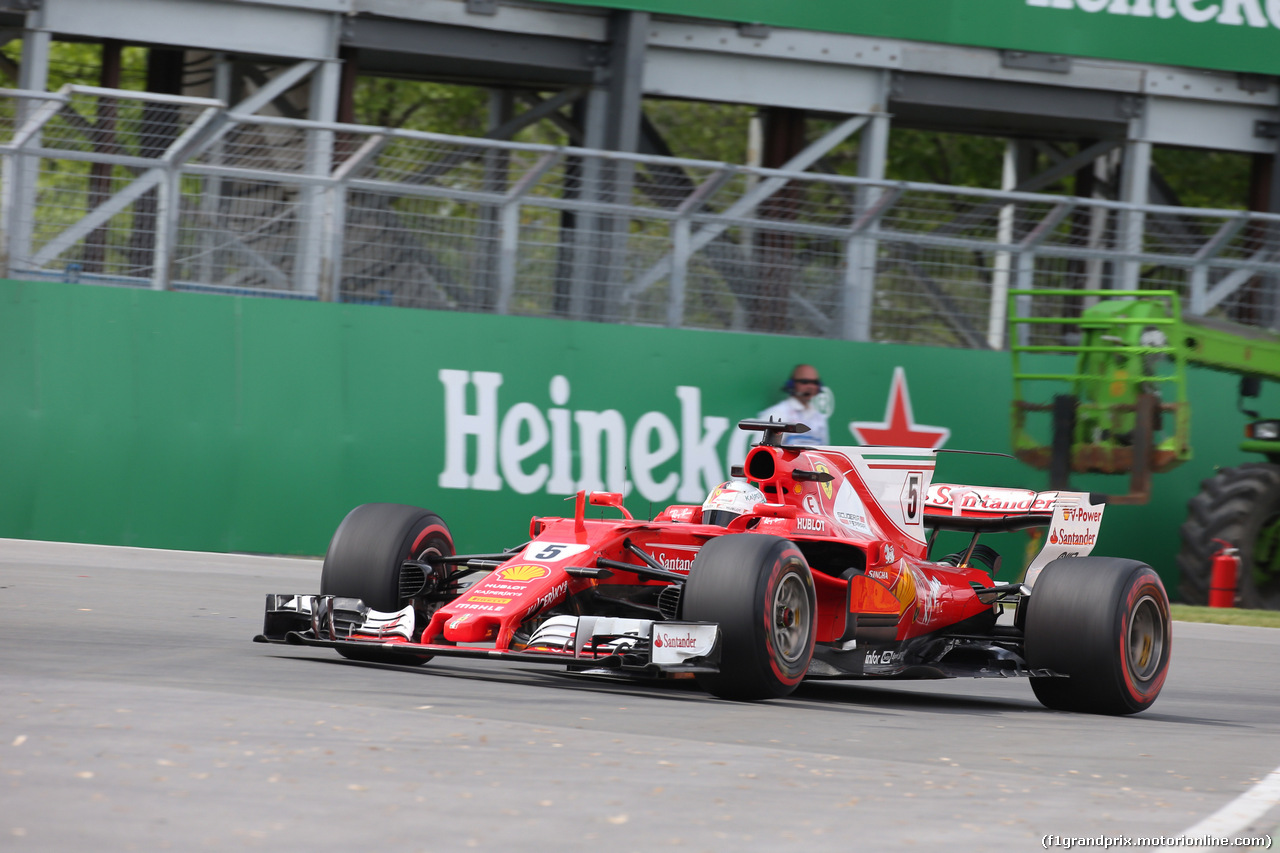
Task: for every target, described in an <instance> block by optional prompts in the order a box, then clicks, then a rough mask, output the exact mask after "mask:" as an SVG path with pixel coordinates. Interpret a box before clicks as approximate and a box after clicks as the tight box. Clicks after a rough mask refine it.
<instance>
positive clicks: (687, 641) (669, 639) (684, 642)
mask: <svg viewBox="0 0 1280 853" xmlns="http://www.w3.org/2000/svg"><path fill="white" fill-rule="evenodd" d="M653 644H654V645H655V646H657V647H658V648H660V649H661V648H671V649H694V648H697V647H698V638H697V637H695V636H693V635H692V634H685V635H683V636H681V635H679V634H664V633H663V632H661V631H659V632H657V633H656V634H655V635H654V638H653Z"/></svg>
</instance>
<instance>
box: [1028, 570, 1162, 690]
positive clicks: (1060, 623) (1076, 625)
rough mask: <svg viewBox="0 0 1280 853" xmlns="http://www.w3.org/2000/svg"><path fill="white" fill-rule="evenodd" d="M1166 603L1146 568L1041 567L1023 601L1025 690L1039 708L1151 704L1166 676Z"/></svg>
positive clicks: (1159, 587) (1156, 580)
mask: <svg viewBox="0 0 1280 853" xmlns="http://www.w3.org/2000/svg"><path fill="white" fill-rule="evenodd" d="M1170 624H1171V623H1170V620H1169V597H1168V595H1166V594H1165V590H1164V584H1162V583H1161V582H1160V576H1159V575H1157V574H1156V573H1155V572H1154V571H1153V570H1152V569H1151V567H1150V566H1148V565H1146V564H1145V563H1140V562H1138V561H1136V560H1120V559H1115V558H1112V557H1068V558H1062V559H1058V560H1054V561H1053V562H1052V563H1049V565H1047V566H1045V568H1044V571H1043V572H1041V573H1040V577H1039V578H1037V579H1036V583H1035V587H1034V589H1033V590H1032V592H1031V597H1030V599H1028V607H1027V622H1026V648H1025V652H1026V659H1027V664H1028V665H1029V666H1030V667H1031V668H1032V669H1051V670H1053V671H1054V672H1058V673H1061V674H1063V675H1065V676H1067V677H1066V678H1061V677H1047V676H1046V677H1034V678H1032V679H1031V689H1032V691H1033V692H1034V693H1035V695H1036V698H1037V699H1039V700H1040V702H1041V704H1043V705H1044V706H1045V707H1047V708H1053V709H1054V710H1059V711H1082V712H1085V713H1090V714H1136V713H1137V712H1139V711H1142V710H1145V709H1146V708H1149V707H1150V706H1151V703H1153V702H1155V700H1156V697H1157V696H1158V695H1159V694H1160V689H1161V688H1162V687H1163V686H1164V681H1165V677H1166V676H1167V675H1168V672H1169V653H1170V650H1171V648H1172V634H1171V629H1170Z"/></svg>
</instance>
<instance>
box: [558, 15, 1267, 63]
mask: <svg viewBox="0 0 1280 853" xmlns="http://www.w3.org/2000/svg"><path fill="white" fill-rule="evenodd" d="M559 1H560V2H562V3H572V4H579V5H586V6H607V7H612V8H618V9H635V10H639V11H647V12H652V13H655V14H665V15H678V16H682V17H689V18H710V19H713V20H721V21H734V22H747V23H760V24H766V25H769V26H774V27H787V28H795V29H801V30H816V31H820V32H834V33H849V34H854V35H863V36H873V37H882V38H895V39H909V40H913V41H924V42H941V43H944V44H959V45H972V46H977V47H990V48H1000V49H1006V50H1020V51H1028V52H1035V53H1051V54H1062V55H1067V56H1089V57H1098V58H1103V59H1119V60H1129V61H1133V62H1147V63H1156V64H1162V65H1180V66H1187V67H1191V68H1208V69H1217V70H1222V71H1241V72H1249V73H1254V74H1280V0H893V2H884V0H806V2H803V3H778V2H776V0H559Z"/></svg>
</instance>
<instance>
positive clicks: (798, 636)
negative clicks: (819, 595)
mask: <svg viewBox="0 0 1280 853" xmlns="http://www.w3.org/2000/svg"><path fill="white" fill-rule="evenodd" d="M771 612H772V614H773V618H772V619H771V620H770V627H771V632H772V638H773V647H774V649H776V650H777V653H778V657H779V658H781V659H782V661H783V662H784V663H786V664H788V665H790V664H795V663H798V662H799V661H800V659H801V658H803V657H804V654H805V651H806V649H807V647H808V643H809V624H810V622H811V621H812V618H813V614H812V613H811V611H810V608H809V590H808V588H807V587H806V586H805V583H804V581H803V580H801V579H800V576H799V575H797V574H795V573H790V574H787V575H784V576H783V578H782V581H781V582H780V583H779V584H778V588H777V590H775V591H774V594H773V609H772V611H771Z"/></svg>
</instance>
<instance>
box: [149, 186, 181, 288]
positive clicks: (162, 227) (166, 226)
mask: <svg viewBox="0 0 1280 853" xmlns="http://www.w3.org/2000/svg"><path fill="white" fill-rule="evenodd" d="M161 168H163V169H164V177H163V178H161V179H160V181H159V183H158V184H157V185H156V242H155V248H154V249H153V250H152V256H151V289H152V290H168V289H169V288H170V287H171V286H172V284H173V259H174V256H175V255H176V249H175V244H176V243H177V240H178V211H179V209H180V208H181V206H182V172H181V171H180V168H179V167H178V166H176V165H173V164H165V165H163V166H162V167H161Z"/></svg>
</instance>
